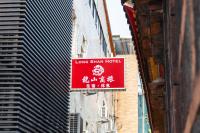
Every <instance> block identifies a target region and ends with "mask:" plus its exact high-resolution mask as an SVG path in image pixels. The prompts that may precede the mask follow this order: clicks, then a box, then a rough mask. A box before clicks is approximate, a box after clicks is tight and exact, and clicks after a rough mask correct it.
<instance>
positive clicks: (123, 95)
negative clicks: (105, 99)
mask: <svg viewBox="0 0 200 133" xmlns="http://www.w3.org/2000/svg"><path fill="white" fill-rule="evenodd" d="M118 57H119V56H118ZM120 57H125V88H126V91H123V92H118V93H116V94H115V103H116V104H115V112H116V125H117V131H118V133H137V132H138V64H137V60H136V55H124V56H120Z"/></svg>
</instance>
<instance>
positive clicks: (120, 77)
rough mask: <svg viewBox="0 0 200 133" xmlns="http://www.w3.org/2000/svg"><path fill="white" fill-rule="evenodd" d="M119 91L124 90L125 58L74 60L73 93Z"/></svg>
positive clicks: (72, 73) (72, 72) (72, 74)
mask: <svg viewBox="0 0 200 133" xmlns="http://www.w3.org/2000/svg"><path fill="white" fill-rule="evenodd" d="M119 89H124V58H95V59H72V71H71V90H72V91H78V90H100V91H104V90H119Z"/></svg>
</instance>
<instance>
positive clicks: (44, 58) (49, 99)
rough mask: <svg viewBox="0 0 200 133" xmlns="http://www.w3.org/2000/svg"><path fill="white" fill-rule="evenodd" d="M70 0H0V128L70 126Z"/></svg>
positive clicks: (60, 129) (40, 131)
mask: <svg viewBox="0 0 200 133" xmlns="http://www.w3.org/2000/svg"><path fill="white" fill-rule="evenodd" d="M71 11H72V0H60V1H50V0H49V1H41V0H34V1H33V0H30V1H28V0H0V132H1V133H8V132H9V133H12V132H13V133H16V132H20V133H23V132H24V133H27V132H34V133H47V132H56V133H65V132H67V131H68V130H69V129H68V128H69V120H68V114H69V112H68V109H69V88H68V86H69V79H70V78H69V77H70V76H69V72H70V60H71V59H70V58H71V57H70V55H71V53H70V51H71V49H70V48H71V32H72V19H71Z"/></svg>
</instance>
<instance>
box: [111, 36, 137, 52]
mask: <svg viewBox="0 0 200 133" xmlns="http://www.w3.org/2000/svg"><path fill="white" fill-rule="evenodd" d="M113 42H114V46H115V51H116V55H128V54H134V53H135V52H134V47H133V41H132V39H130V38H121V37H120V36H119V35H114V36H113Z"/></svg>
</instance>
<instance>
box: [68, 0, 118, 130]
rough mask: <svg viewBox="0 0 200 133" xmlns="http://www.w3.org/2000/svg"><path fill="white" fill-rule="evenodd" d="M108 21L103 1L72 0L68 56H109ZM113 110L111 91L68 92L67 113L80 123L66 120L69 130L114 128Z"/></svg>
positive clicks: (110, 52)
mask: <svg viewBox="0 0 200 133" xmlns="http://www.w3.org/2000/svg"><path fill="white" fill-rule="evenodd" d="M108 23H109V21H108V16H107V12H106V3H105V0H98V1H96V0H74V12H73V45H72V57H73V58H97V57H113V56H114V54H115V53H114V49H113V43H112V36H111V33H110V30H109V25H108ZM113 113H114V108H113V95H112V92H93V91H92V92H91V91H86V92H71V95H70V114H71V115H72V116H77V119H78V121H81V120H82V126H77V125H76V124H74V123H70V130H71V131H73V128H76V127H79V128H80V127H83V130H82V131H80V130H79V131H80V132H81V133H82V132H83V133H110V132H112V131H115V127H114V116H113ZM74 118H75V117H71V118H70V119H71V120H70V121H71V122H73V121H74V120H73V119H74ZM76 131H78V130H76ZM74 133H77V132H74Z"/></svg>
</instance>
